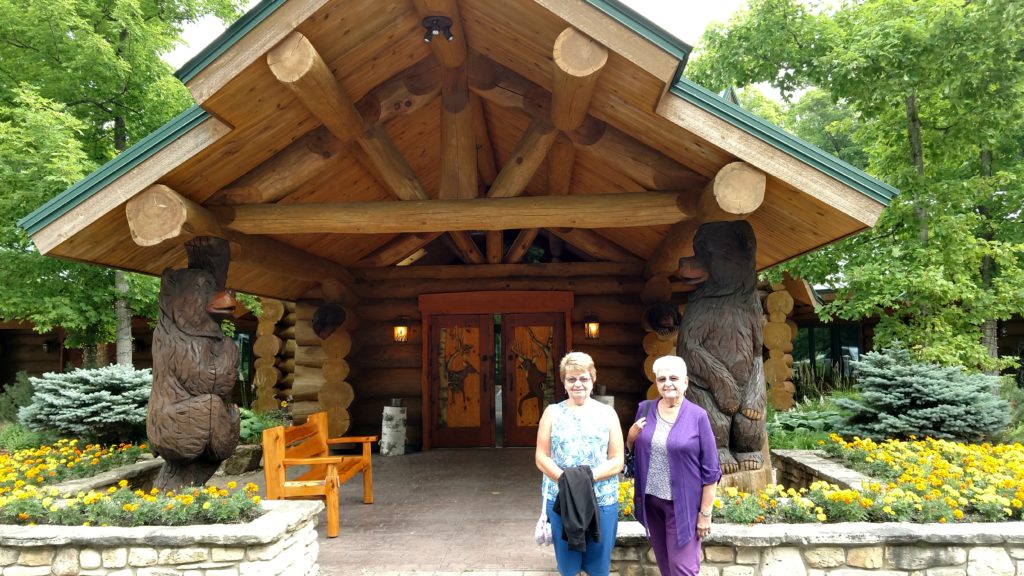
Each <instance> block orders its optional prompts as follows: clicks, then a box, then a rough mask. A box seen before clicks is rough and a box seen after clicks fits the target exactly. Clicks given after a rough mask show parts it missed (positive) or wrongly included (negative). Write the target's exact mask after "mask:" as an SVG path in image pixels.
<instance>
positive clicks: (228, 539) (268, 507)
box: [0, 501, 323, 576]
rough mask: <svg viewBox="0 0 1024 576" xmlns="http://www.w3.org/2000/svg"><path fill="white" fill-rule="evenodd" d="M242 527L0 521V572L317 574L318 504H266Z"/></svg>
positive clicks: (198, 575)
mask: <svg viewBox="0 0 1024 576" xmlns="http://www.w3.org/2000/svg"><path fill="white" fill-rule="evenodd" d="M262 507H263V508H264V510H265V511H266V513H265V514H263V515H262V516H260V517H259V518H257V519H255V520H253V521H251V522H248V523H244V524H204V525H190V526H140V527H136V528H120V527H98V526H93V527H82V526H11V525H6V526H0V567H2V571H3V573H4V574H8V573H10V574H26V575H27V574H54V575H58V576H61V575H68V576H70V575H74V574H91V575H97V576H98V575H106V574H111V575H114V574H117V575H124V576H129V575H136V574H191V575H195V576H215V575H224V574H234V575H238V576H245V575H253V576H255V575H262V574H288V575H295V576H313V575H316V574H319V565H318V563H317V556H318V554H319V547H318V544H317V533H316V522H317V515H318V514H319V513H320V511H321V510H323V504H322V503H320V502H319V501H269V502H263V503H262Z"/></svg>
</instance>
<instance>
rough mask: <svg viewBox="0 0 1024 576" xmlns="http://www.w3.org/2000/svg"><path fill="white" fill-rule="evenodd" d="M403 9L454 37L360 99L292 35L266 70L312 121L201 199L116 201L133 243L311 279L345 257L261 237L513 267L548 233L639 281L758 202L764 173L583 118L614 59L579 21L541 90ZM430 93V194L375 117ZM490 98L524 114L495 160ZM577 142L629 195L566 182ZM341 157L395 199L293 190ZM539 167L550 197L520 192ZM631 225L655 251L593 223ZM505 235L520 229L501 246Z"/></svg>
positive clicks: (332, 271) (430, 5) (367, 257)
mask: <svg viewBox="0 0 1024 576" xmlns="http://www.w3.org/2000/svg"><path fill="white" fill-rule="evenodd" d="M413 4H414V6H415V8H416V10H417V12H418V13H419V15H420V16H421V17H427V16H444V17H447V18H449V19H450V20H451V21H452V27H451V32H452V34H453V38H452V41H449V42H445V41H442V40H437V41H434V42H432V43H431V45H430V54H431V55H430V56H429V57H427V58H423V59H421V60H419V61H417V62H415V63H413V64H412V65H411V66H409V67H408V68H406V69H405V70H404V71H402V72H400V73H398V74H396V75H395V76H393V77H392V78H390V79H389V80H387V81H385V82H384V83H382V84H380V85H378V86H376V87H373V88H372V89H370V90H369V91H367V92H366V93H365V94H364V95H362V96H361V97H360V98H357V99H354V98H353V97H352V96H350V95H349V94H348V92H347V91H346V89H345V87H344V86H343V85H342V84H341V83H340V82H339V80H338V76H337V72H336V71H335V70H332V68H331V66H330V65H329V64H328V62H327V61H326V60H325V58H324V57H323V56H322V55H321V54H320V53H319V52H318V50H317V48H316V46H314V44H313V43H312V42H311V41H310V39H309V38H307V37H305V36H304V35H303V34H301V33H299V32H292V33H291V34H289V35H287V36H286V37H285V38H284V39H283V40H282V41H281V42H280V43H279V44H277V46H275V47H274V48H273V49H271V50H270V51H269V52H268V53H267V55H266V66H267V68H268V69H269V71H270V73H271V74H272V76H273V78H274V79H275V80H276V81H277V82H278V83H279V84H280V85H281V86H283V87H285V88H287V89H288V90H289V91H290V92H291V93H292V94H293V95H294V97H295V99H296V100H297V101H298V102H299V103H300V104H301V105H302V106H304V107H305V108H306V109H307V110H308V111H309V113H310V114H311V116H312V117H313V118H314V119H315V121H316V122H317V123H318V124H319V126H318V127H316V128H314V129H312V130H310V131H309V132H307V133H306V134H305V135H304V136H302V137H300V138H298V139H297V140H295V141H294V142H292V143H291V144H290V145H288V146H286V147H285V148H283V149H281V150H280V151H279V152H277V153H276V154H274V155H273V156H272V157H270V158H269V159H268V160H266V161H265V162H264V163H262V164H260V165H259V166H257V167H256V168H255V169H253V170H251V171H250V172H248V173H247V174H245V175H244V176H242V177H241V178H239V179H238V180H236V181H235V182H233V183H232V184H231V185H230V186H228V187H225V188H223V189H221V190H218V191H216V192H215V193H213V194H212V195H210V196H209V197H208V198H207V199H206V201H205V202H203V204H199V203H196V202H194V201H192V200H189V199H188V198H186V197H185V196H183V195H182V194H178V193H177V192H176V191H175V190H174V189H172V188H171V187H169V186H166V185H162V184H155V185H153V186H150V187H149V188H147V189H146V190H144V191H143V192H142V193H141V194H138V195H137V196H136V197H134V198H132V199H131V200H130V201H129V202H128V204H127V206H126V214H127V219H128V223H129V227H130V229H131V233H132V237H133V239H134V240H135V241H136V243H137V244H139V245H140V246H155V245H160V244H163V243H169V242H173V243H179V244H180V243H184V242H185V241H187V240H189V239H191V238H193V237H196V236H203V235H205V236H213V237H221V238H225V239H227V240H229V241H230V242H231V243H232V246H233V250H234V252H235V259H236V260H238V261H241V262H245V263H248V264H251V265H253V266H257V267H264V268H267V269H275V270H277V271H278V272H279V273H280V271H281V270H285V271H288V273H289V274H294V275H295V277H297V278H301V279H304V280H308V281H310V282H313V281H319V280H321V279H325V278H327V279H333V280H337V281H340V282H343V283H346V284H349V283H351V276H350V274H349V273H348V271H347V270H346V269H345V268H344V267H342V266H340V265H338V264H337V263H335V262H332V261H330V260H327V259H325V258H322V257H319V256H315V255H313V254H311V253H309V252H305V251H303V250H302V249H300V248H296V247H295V246H294V244H295V243H294V242H286V241H282V240H278V239H274V238H271V237H270V235H273V236H275V237H278V238H281V239H290V238H296V237H299V236H301V235H303V234H373V235H377V236H375V238H380V240H378V241H377V245H376V247H374V248H372V249H370V250H368V251H365V252H364V255H363V256H362V257H361V258H359V259H357V260H355V261H353V262H351V265H352V266H355V267H359V268H367V267H369V268H372V267H384V266H391V265H395V264H398V263H403V264H405V263H409V262H411V261H413V260H415V259H416V258H418V257H420V256H421V255H422V254H423V253H424V252H425V251H424V247H426V246H427V245H428V244H430V243H432V242H435V241H436V240H438V239H439V238H440V237H441V236H442V235H446V236H447V238H446V243H447V245H448V246H449V248H450V249H451V250H452V252H454V253H455V255H457V256H458V258H459V259H461V260H462V261H463V262H465V263H467V264H490V265H497V264H515V263H518V262H522V261H523V259H524V257H525V255H526V253H527V251H528V250H529V248H530V247H531V246H532V245H533V243H534V242H535V241H536V240H537V239H538V238H539V237H544V238H547V239H548V241H549V243H550V244H551V246H552V247H553V248H557V249H558V250H561V249H562V247H563V244H564V246H565V247H566V248H568V249H569V250H570V251H572V252H573V253H576V254H579V255H582V256H583V257H584V259H587V260H596V261H611V262H644V261H646V269H645V275H646V276H648V277H651V276H664V275H667V274H670V273H672V272H673V271H675V270H676V268H677V267H678V260H679V258H680V256H681V255H684V254H685V253H686V252H687V250H688V244H689V242H691V241H692V237H693V233H694V231H695V230H696V228H697V227H698V226H699V225H700V224H701V223H703V222H708V221H711V220H729V219H737V218H743V217H745V216H747V215H749V214H750V213H751V212H753V211H754V210H756V209H757V207H758V206H760V203H761V202H762V201H763V198H764V188H765V184H764V182H765V176H764V174H763V173H761V172H760V171H758V170H756V169H754V168H753V167H751V166H749V165H746V164H743V163H734V164H730V165H728V166H726V167H725V168H724V169H722V171H721V172H720V173H719V174H718V175H716V176H715V177H713V178H712V179H711V180H710V181H708V180H707V179H706V177H704V176H702V175H700V174H697V173H696V172H694V171H692V170H690V169H688V168H686V167H684V166H683V165H681V164H679V163H678V162H676V161H674V160H672V159H671V158H669V157H667V156H665V155H664V154H662V153H661V152H659V151H657V150H655V149H653V148H650V147H648V146H646V145H645V144H643V143H641V142H640V141H638V140H636V139H634V138H632V137H630V136H628V135H626V134H625V133H623V132H621V131H619V130H617V129H616V128H615V127H614V126H612V125H610V124H608V123H606V122H604V121H602V120H600V119H598V118H596V117H594V116H593V115H591V113H590V104H591V100H592V98H593V96H594V93H595V90H596V88H597V86H598V83H599V81H600V78H601V72H602V70H603V69H604V68H605V66H606V64H607V62H608V58H609V54H608V50H607V48H605V47H604V46H602V45H601V44H600V43H598V42H596V41H595V40H594V39H592V38H591V37H589V36H587V35H586V34H584V33H583V32H581V31H580V30H578V29H576V28H573V27H571V26H570V27H568V28H565V29H564V30H563V31H562V33H561V34H559V35H558V36H557V38H556V39H555V41H554V44H553V45H552V47H551V62H552V66H551V77H550V86H551V89H550V90H547V89H545V88H544V87H542V86H539V85H537V84H535V83H534V82H532V81H530V80H528V79H527V78H525V77H523V76H521V75H519V74H517V73H515V72H513V71H512V70H510V69H508V68H506V67H504V66H502V65H501V64H498V63H497V62H495V61H493V60H491V59H490V58H488V57H487V56H485V55H483V54H480V53H477V52H474V51H472V50H471V49H470V48H469V46H468V45H467V43H466V39H465V36H464V35H463V34H462V22H461V20H460V15H459V11H458V6H457V3H456V2H455V0H414V2H413ZM437 100H439V101H440V103H439V108H440V134H439V147H440V155H439V156H440V176H439V178H438V181H439V185H438V190H437V191H436V193H435V194H431V193H429V192H428V190H427V188H426V187H425V186H424V184H423V183H422V181H421V179H420V177H419V175H417V173H416V171H415V170H413V168H412V167H411V165H410V163H409V162H408V161H407V159H406V158H405V157H404V156H403V153H402V152H401V150H400V147H399V146H398V145H396V143H395V141H394V139H393V137H392V135H391V134H389V132H388V131H387V129H386V128H385V125H386V124H387V123H389V122H391V121H393V120H395V119H396V118H399V117H401V116H408V115H411V114H415V113H417V111H419V110H422V109H424V108H426V107H429V106H437V103H436V102H435V101H437ZM485 102H486V103H487V106H496V107H500V108H502V109H506V110H511V111H513V113H515V114H520V115H525V116H526V117H527V118H529V121H528V124H527V125H526V127H525V129H524V130H523V131H522V133H521V134H520V136H519V139H518V142H516V143H515V145H514V146H513V147H512V149H511V152H510V153H509V154H508V158H507V159H506V160H505V161H504V162H503V163H499V162H498V158H497V156H498V155H497V154H496V151H495V148H494V145H493V143H492V141H491V130H490V127H489V126H488V114H487V113H486V110H485V105H484V103H485ZM580 150H585V151H586V152H587V153H590V154H594V155H597V156H599V157H600V158H602V159H603V160H604V161H605V162H606V163H607V164H608V165H609V166H610V167H611V168H612V169H614V170H616V171H618V172H619V173H621V174H622V175H623V178H625V179H626V180H627V181H628V182H630V187H631V188H632V189H633V190H634V191H630V192H621V193H612V194H608V193H596V194H592V193H588V192H586V191H580V190H579V189H578V186H577V187H576V188H574V186H573V177H574V169H575V167H576V156H577V153H578V152H579V151H580ZM343 158H353V159H355V160H356V161H357V162H358V163H360V164H361V165H362V166H363V167H364V168H365V170H366V172H367V173H368V174H370V175H371V176H372V178H373V179H374V180H376V181H377V182H378V183H379V185H380V187H381V188H382V189H383V190H385V191H386V192H387V194H388V195H389V196H390V198H389V199H384V200H380V199H378V200H376V201H347V202H336V203H329V202H312V201H308V200H306V199H304V198H300V197H298V196H297V193H296V191H297V190H299V189H301V188H302V187H303V186H304V185H306V184H307V183H308V182H311V181H314V180H315V179H317V178H319V177H320V175H321V174H324V173H327V172H329V171H330V170H331V169H332V168H333V167H334V166H336V165H337V163H338V162H339V161H340V160H341V159H343ZM543 166H546V170H545V173H544V176H545V177H546V180H547V194H546V195H537V194H536V192H534V193H533V194H532V195H529V196H527V195H524V194H525V192H526V190H527V187H528V186H529V185H530V183H531V181H532V180H533V179H534V177H535V175H537V174H538V172H540V171H541V168H542V167H543ZM574 191H575V192H576V193H575V194H574V193H573V192H574ZM602 192H603V191H602ZM388 200H392V201H388ZM640 226H643V227H650V226H655V227H661V229H665V230H667V232H666V233H665V235H664V239H663V240H662V241H661V243H660V245H658V247H657V248H656V249H655V250H654V252H653V254H645V253H637V252H636V251H635V248H634V249H633V250H631V249H630V248H627V247H626V246H624V245H621V244H619V243H617V242H616V241H614V240H613V239H612V237H611V236H609V235H607V234H604V233H602V231H601V229H605V228H623V227H640ZM505 230H511V231H516V236H515V239H514V241H512V243H511V245H510V246H508V247H506V246H505V244H504V243H503V235H502V232H503V231H505ZM475 233H479V234H480V237H481V238H482V239H483V242H482V246H481V245H478V243H477V241H476V240H475V239H474V234H475Z"/></svg>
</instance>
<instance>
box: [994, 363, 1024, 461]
mask: <svg viewBox="0 0 1024 576" xmlns="http://www.w3.org/2000/svg"><path fill="white" fill-rule="evenodd" d="M1022 372H1024V370H1022ZM999 395H1000V396H1002V397H1003V399H1004V400H1006V402H1007V404H1009V405H1010V424H1009V425H1008V426H1007V427H1006V430H1005V431H1004V432H1003V433H1002V434H1001V435H1000V436H999V437H998V440H1000V441H1001V442H1005V443H1007V444H1012V443H1014V442H1024V390H1022V389H1021V388H1020V386H1018V384H1017V381H1016V378H1014V376H1012V375H1009V376H1003V377H1002V378H1000V384H999Z"/></svg>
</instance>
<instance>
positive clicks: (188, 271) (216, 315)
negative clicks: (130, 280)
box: [160, 268, 237, 338]
mask: <svg viewBox="0 0 1024 576" xmlns="http://www.w3.org/2000/svg"><path fill="white" fill-rule="evenodd" d="M236 305H237V302H236V301H235V297H234V292H233V291H232V290H226V289H223V288H220V287H219V286H217V282H216V280H215V279H214V277H213V274H211V273H209V272H207V271H206V270H200V269H195V268H185V269H180V270H174V269H171V268H168V269H166V270H164V273H163V275H162V276H161V280H160V316H161V321H163V319H164V318H166V319H167V320H169V321H170V322H172V323H173V324H174V325H175V326H176V327H177V328H178V330H180V331H181V332H183V333H185V334H188V335H189V336H205V337H207V338H219V337H222V336H223V333H222V332H221V330H220V318H221V317H223V316H226V315H228V314H230V313H231V312H232V311H233V310H234V309H235V306H236Z"/></svg>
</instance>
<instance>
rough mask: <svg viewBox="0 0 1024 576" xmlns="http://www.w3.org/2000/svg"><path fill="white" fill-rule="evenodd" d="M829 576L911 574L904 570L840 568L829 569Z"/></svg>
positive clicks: (895, 575) (893, 575)
mask: <svg viewBox="0 0 1024 576" xmlns="http://www.w3.org/2000/svg"><path fill="white" fill-rule="evenodd" d="M828 576H909V575H908V574H907V573H906V572H904V571H903V570H862V569H860V568H840V569H838V570H829V573H828Z"/></svg>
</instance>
